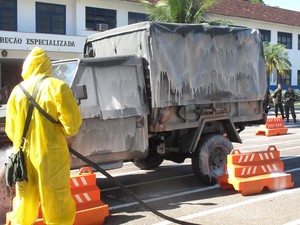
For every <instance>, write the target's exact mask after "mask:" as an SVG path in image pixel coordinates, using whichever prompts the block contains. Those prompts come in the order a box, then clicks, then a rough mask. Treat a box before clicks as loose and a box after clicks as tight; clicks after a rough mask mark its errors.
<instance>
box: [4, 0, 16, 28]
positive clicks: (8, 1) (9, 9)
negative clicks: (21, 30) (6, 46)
mask: <svg viewBox="0 0 300 225" xmlns="http://www.w3.org/2000/svg"><path fill="white" fill-rule="evenodd" d="M0 30H7V31H17V0H0Z"/></svg>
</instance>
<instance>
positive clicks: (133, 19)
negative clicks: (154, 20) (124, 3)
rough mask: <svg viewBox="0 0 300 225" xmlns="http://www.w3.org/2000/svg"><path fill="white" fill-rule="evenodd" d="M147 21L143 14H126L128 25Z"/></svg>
mask: <svg viewBox="0 0 300 225" xmlns="http://www.w3.org/2000/svg"><path fill="white" fill-rule="evenodd" d="M143 21H148V19H147V15H146V14H144V13H135V12H128V24H133V23H139V22H143Z"/></svg>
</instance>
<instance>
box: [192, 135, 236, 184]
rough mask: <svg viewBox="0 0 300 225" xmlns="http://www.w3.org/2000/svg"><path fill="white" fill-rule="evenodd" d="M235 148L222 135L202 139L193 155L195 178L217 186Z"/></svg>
mask: <svg viewBox="0 0 300 225" xmlns="http://www.w3.org/2000/svg"><path fill="white" fill-rule="evenodd" d="M232 149H233V146H232V144H231V142H230V140H229V139H227V138H226V137H223V136H222V135H218V134H212V135H207V136H205V137H203V138H201V139H200V141H199V143H198V146H197V149H196V151H195V152H194V153H193V155H192V168H193V172H194V174H195V176H196V177H197V178H198V179H199V180H200V181H202V182H204V183H206V184H208V185H215V184H216V183H217V178H218V176H221V175H223V173H224V166H225V165H226V163H227V155H228V154H230V152H231V150H232Z"/></svg>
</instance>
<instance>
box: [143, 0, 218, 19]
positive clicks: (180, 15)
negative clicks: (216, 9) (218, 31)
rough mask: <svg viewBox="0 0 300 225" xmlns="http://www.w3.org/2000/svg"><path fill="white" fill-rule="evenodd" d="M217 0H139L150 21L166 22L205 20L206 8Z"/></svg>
mask: <svg viewBox="0 0 300 225" xmlns="http://www.w3.org/2000/svg"><path fill="white" fill-rule="evenodd" d="M218 1H219V0H203V1H199V0H159V1H158V2H157V3H151V2H149V1H146V0H141V3H142V4H143V5H144V6H145V7H146V12H147V13H148V18H149V19H150V20H151V21H160V22H167V23H200V22H203V21H205V20H207V13H206V12H207V10H208V9H209V8H211V7H212V6H214V5H215V4H216V3H217V2H218Z"/></svg>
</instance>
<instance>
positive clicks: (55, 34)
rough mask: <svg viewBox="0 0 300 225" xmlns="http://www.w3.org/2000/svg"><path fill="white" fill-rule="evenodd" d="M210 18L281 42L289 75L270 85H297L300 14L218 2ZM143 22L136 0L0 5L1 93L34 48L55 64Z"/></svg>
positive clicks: (4, 1) (232, 0)
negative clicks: (92, 38)
mask: <svg viewBox="0 0 300 225" xmlns="http://www.w3.org/2000/svg"><path fill="white" fill-rule="evenodd" d="M152 1H155V0H152ZM211 19H212V20H214V19H226V20H228V21H231V22H232V23H233V24H235V25H241V26H248V27H255V28H259V29H262V30H264V31H263V34H264V38H266V39H268V38H269V41H271V42H272V43H277V42H278V38H280V41H281V42H285V43H284V44H286V45H290V46H288V47H290V49H288V52H289V56H290V60H291V62H292V65H293V67H292V71H291V75H290V76H287V77H285V78H280V79H281V80H280V81H277V79H276V78H277V77H276V76H273V77H272V78H271V79H270V81H271V84H273V85H276V84H277V82H282V83H283V84H284V85H289V84H292V85H293V86H298V85H300V63H299V62H298V61H299V60H298V59H299V58H300V43H299V41H300V12H293V11H289V10H284V9H276V8H273V7H267V6H262V5H254V4H250V3H248V2H246V1H245V0H222V1H221V2H220V3H219V4H218V5H217V6H216V7H215V8H214V9H213V10H212V11H211ZM143 20H146V15H145V10H144V8H143V6H142V5H141V4H140V3H139V1H138V0H128V1H124V0H60V1H58V0H37V1H35V0H1V4H0V88H1V87H3V86H9V88H10V89H11V88H12V87H13V86H14V85H16V84H17V83H18V82H19V81H20V80H21V78H20V73H21V66H22V63H23V60H24V59H25V57H26V56H27V54H28V52H29V51H30V50H31V49H32V48H33V47H34V46H40V47H41V48H43V49H45V50H46V51H47V53H48V55H49V56H50V58H51V59H53V60H57V59H66V58H78V57H83V55H82V52H83V46H84V42H85V38H86V36H87V35H90V34H93V33H95V32H101V31H103V30H105V29H111V28H114V27H120V26H124V25H127V24H130V23H134V22H139V21H143ZM279 34H280V35H281V34H282V35H283V36H280V35H279ZM268 36H269V37H268Z"/></svg>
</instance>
